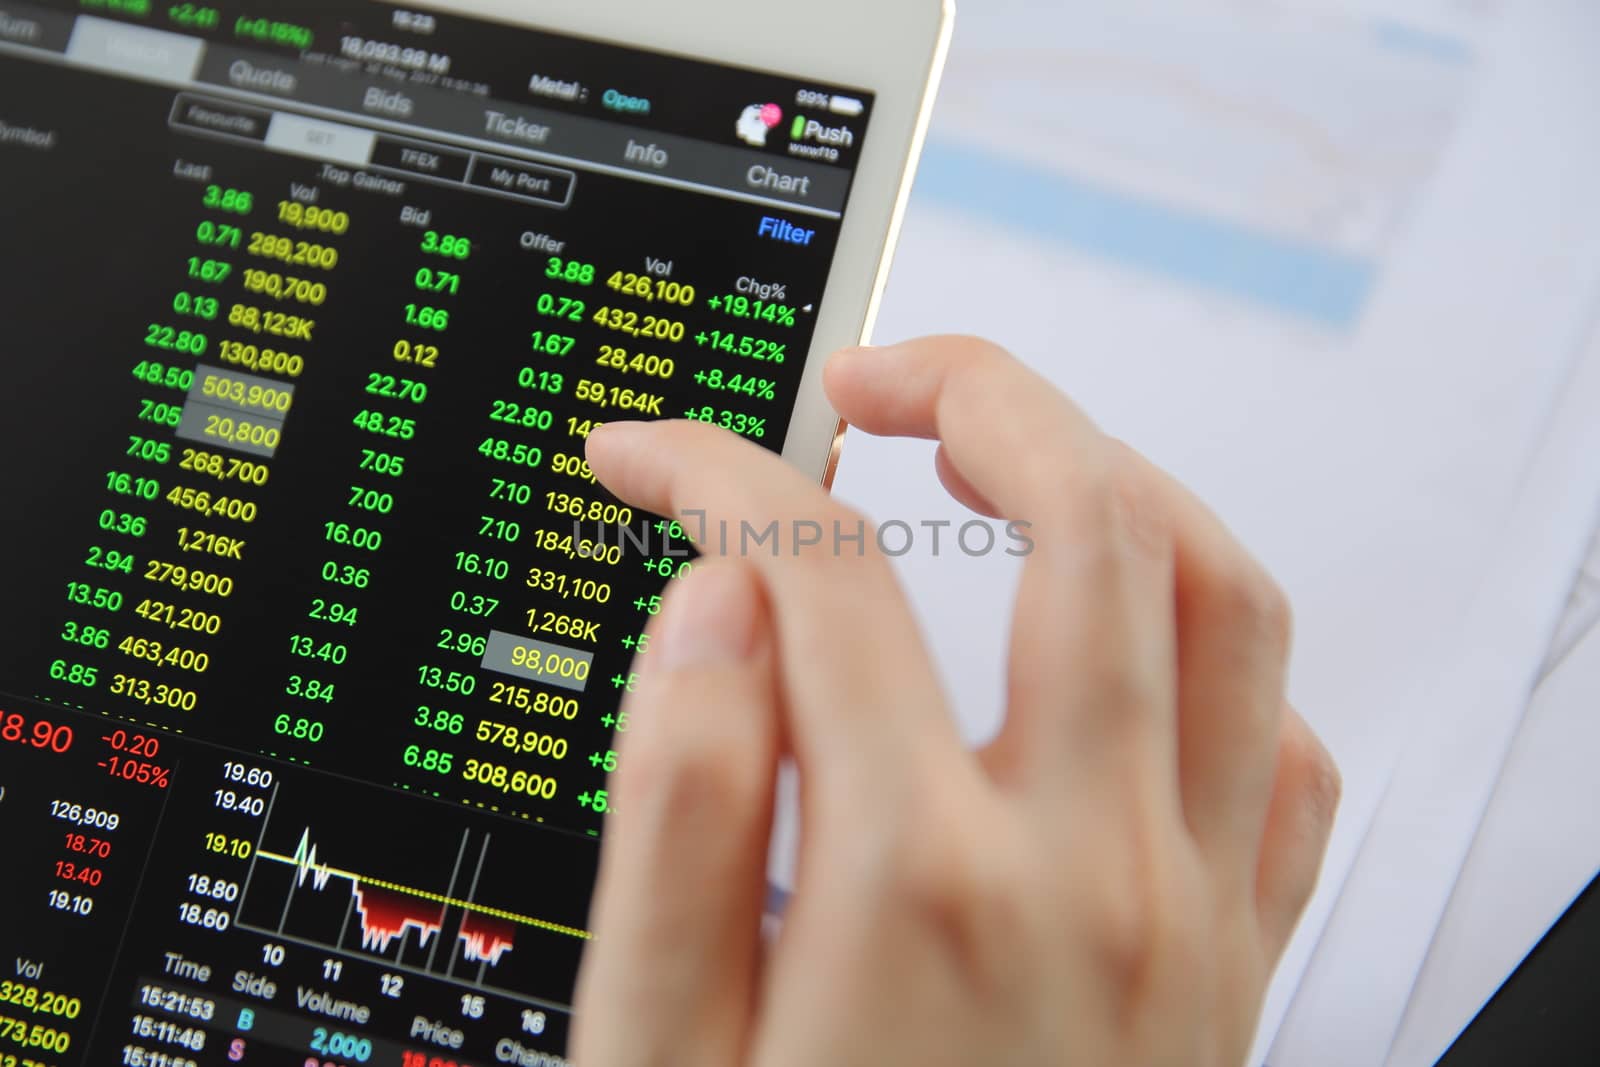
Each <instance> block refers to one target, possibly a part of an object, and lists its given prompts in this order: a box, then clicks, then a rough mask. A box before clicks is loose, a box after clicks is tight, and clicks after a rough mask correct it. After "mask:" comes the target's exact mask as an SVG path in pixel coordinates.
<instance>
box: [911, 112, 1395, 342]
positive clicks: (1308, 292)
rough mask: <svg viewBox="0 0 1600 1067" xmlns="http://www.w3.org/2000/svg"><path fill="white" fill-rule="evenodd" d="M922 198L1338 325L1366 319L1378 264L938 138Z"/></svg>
mask: <svg viewBox="0 0 1600 1067" xmlns="http://www.w3.org/2000/svg"><path fill="white" fill-rule="evenodd" d="M917 194H918V195H919V196H922V197H925V198H928V199H931V200H937V201H940V202H942V203H945V204H947V205H949V206H953V207H956V208H958V209H960V210H961V211H963V212H964V213H966V214H969V215H975V216H977V217H979V218H984V219H987V220H990V221H992V222H996V223H999V224H1001V225H1004V226H1008V227H1013V228H1016V229H1018V230H1021V231H1024V232H1026V233H1027V234H1028V235H1030V236H1033V237H1036V238H1043V239H1045V240H1048V241H1054V242H1058V243H1060V244H1064V245H1067V246H1070V247H1072V248H1074V249H1076V250H1078V251H1081V252H1086V253H1089V254H1091V255H1095V256H1099V257H1102V258H1104V259H1107V260H1110V261H1112V262H1115V263H1118V264H1121V265H1123V266H1129V267H1135V268H1138V269H1141V270H1145V271H1149V272H1152V273H1154V274H1157V275H1160V276H1162V277H1165V278H1168V279H1170V280H1172V281H1176V282H1180V283H1183V284H1186V285H1191V286H1194V287H1196V288H1201V289H1206V290H1210V291H1212V292H1215V293H1218V294H1220V295H1225V296H1230V297H1234V298H1238V299H1243V300H1246V301H1249V302H1252V303H1255V304H1259V305H1263V306H1265V307H1267V308H1269V309H1272V310H1275V311H1278V312H1282V313H1287V314H1290V315H1294V316H1297V317H1300V318H1304V319H1307V320H1310V321H1313V322H1316V323H1318V324H1320V325H1324V326H1328V327H1332V328H1335V329H1341V330H1342V329H1348V328H1350V327H1351V326H1353V325H1354V324H1355V323H1356V322H1357V321H1358V320H1359V318H1360V317H1361V312H1362V311H1363V309H1364V308H1365V307H1366V304H1367V301H1368V298H1369V297H1370V296H1371V294H1372V290H1373V286H1374V284H1375V282H1376V280H1377V273H1378V267H1377V264H1376V263H1374V262H1371V261H1369V260H1366V259H1363V258H1360V257H1357V256H1353V255H1350V254H1348V253H1344V252H1340V251H1336V250H1333V249H1329V248H1323V247H1319V246H1317V245H1315V244H1312V243H1309V242H1302V241H1294V240H1291V239H1288V238H1284V237H1277V236H1273V235H1271V234H1267V233H1263V232H1260V231H1256V230H1251V229H1249V228H1248V227H1245V226H1241V225H1238V224H1236V223H1231V222H1225V221H1221V220H1218V219H1211V218H1207V217H1205V216H1203V215H1199V214H1195V213H1191V212H1186V211H1183V210H1181V209H1179V208H1174V207H1169V206H1166V205H1163V204H1160V203H1158V202H1156V201H1153V200H1147V199H1141V198H1139V197H1136V196H1132V195H1129V194H1126V193H1120V192H1117V191H1116V190H1114V189H1109V188H1106V187H1103V186H1099V185H1095V184H1092V183H1089V182H1085V181H1081V180H1078V179H1075V178H1071V177H1068V176H1066V175H1063V174H1058V173H1055V172H1053V171H1049V170H1046V169H1044V168H1042V167H1036V166H1033V165H1031V164H1028V163H1023V162H1020V161H1016V160H1011V159H1006V158H1003V157H1000V156H996V155H992V154H989V153H986V152H982V151H979V150H977V149H971V148H966V147H963V146H960V145H956V144H954V143H951V142H938V141H931V142H930V143H929V144H928V147H927V150H926V152H925V153H924V156H923V163H922V169H921V171H920V174H919V177H918V179H917Z"/></svg>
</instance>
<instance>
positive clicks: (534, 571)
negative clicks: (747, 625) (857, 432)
mask: <svg viewBox="0 0 1600 1067" xmlns="http://www.w3.org/2000/svg"><path fill="white" fill-rule="evenodd" d="M273 7H277V8H278V9H279V10H293V11H302V12H314V14H307V15H304V16H303V17H281V18H280V17H277V16H275V15H270V14H268V15H264V14H262V12H263V10H265V9H270V8H273ZM801 73H802V74H803V72H801ZM872 106H873V98H872V96H871V94H870V93H867V92H865V91H862V90H857V89H851V88H849V87H841V86H833V85H827V84H819V83H815V82H807V81H804V80H802V78H801V77H797V76H788V75H779V74H772V73H766V72H760V71H751V70H743V69H735V68H730V67H726V66H720V65H714V64H709V63H705V62H701V61H696V60H692V59H687V58H682V57H674V56H666V55H658V54H653V53H645V52H640V51H636V50H631V49H626V48H621V47H617V46H613V45H609V44H605V43H601V42H596V41H590V40H580V39H574V38H570V37H563V36H560V35H558V34H554V33H550V32H542V31H535V30H524V29H518V28H509V27H506V26H502V25H495V24H490V23H486V22H481V21H475V20H473V19H471V18H467V17H461V16H455V15H445V14H439V13H421V12H416V11H408V10H405V9H401V8H397V7H392V6H388V5H385V4H378V3H367V2H356V0H337V2H333V3H326V4H317V5H241V6H238V7H235V6H232V5H230V4H226V3H221V4H215V5H204V4H178V5H168V4H152V3H149V2H148V0H82V2H79V3H69V2H61V3H9V2H6V0H0V218H3V225H4V240H3V241H0V278H3V279H4V281H3V284H0V322H3V323H4V334H3V336H4V347H5V351H6V352H7V355H8V357H9V358H8V359H7V373H8V376H9V377H8V386H7V389H6V397H7V404H6V408H7V410H6V413H5V418H4V419H3V420H0V551H3V552H4V554H5V556H6V558H7V559H8V560H9V561H10V565H9V566H7V567H6V568H5V569H4V571H3V572H0V605H3V609H4V610H3V613H0V841H3V842H4V844H5V853H6V862H5V869H4V872H3V873H0V972H3V973H0V1063H4V1064H7V1065H13V1064H14V1065H20V1067H32V1065H37V1067H75V1065H80V1064H84V1065H95V1067H103V1065H107V1064H121V1065H124V1067H192V1065H200V1064H239V1063H244V1064H249V1063H262V1064H289V1063H292V1064H296V1065H299V1064H306V1065H311V1067H330V1065H356V1064H375V1065H376V1064H381V1065H385V1067H469V1065H480V1064H495V1063H504V1064H518V1065H524V1067H531V1065H554V1064H562V1063H565V1062H566V1060H565V1059H564V1056H565V1054H566V1044H567V1035H568V1030H569V1022H570V1011H571V1001H572V996H573V986H574V981H575V977H576V973H577V967H578V963H579V960H580V957H581V954H582V952H583V949H584V946H585V944H586V943H587V941H588V940H589V939H590V936H591V935H590V932H589V930H588V929H587V927H586V922H587V914H588V906H589V898H590V893H591V890H592V886H593V880H594V876H595V871H596V863H597V857H598V851H599V841H600V838H601V836H602V835H603V833H604V831H605V826H606V821H607V818H608V817H609V816H610V814H611V813H612V811H613V807H612V800H611V798H610V796H609V794H608V790H607V780H608V776H609V775H610V774H611V773H612V772H613V771H615V770H616V769H617V766H618V759H619V756H618V748H619V742H620V740H621V735H622V734H624V733H625V732H626V730H627V728H628V725H629V724H628V722H627V719H626V715H625V714H624V712H623V710H622V703H623V698H624V696H625V695H626V694H627V693H628V692H629V691H630V690H632V689H633V688H635V687H636V685H637V682H638V672H639V671H640V669H641V668H642V666H643V664H644V663H645V662H647V660H641V657H648V654H649V649H648V638H647V637H646V636H645V631H646V626H647V625H648V623H649V621H650V620H651V618H652V617H653V616H654V615H655V614H657V613H659V611H660V606H661V596H662V594H663V592H664V590H665V587H666V586H667V584H668V583H669V582H671V581H674V580H678V579H679V578H681V577H682V576H683V573H684V571H685V568H692V565H693V564H692V548H691V545H690V538H689V536H688V534H689V533H692V532H686V531H684V530H683V529H681V528H680V527H678V526H676V525H675V524H673V523H671V522H668V521H665V520H661V519H658V518H655V517H653V516H647V515H642V514H635V513H634V512H632V511H631V510H630V509H629V508H627V507H626V506H624V505H622V504H621V503H619V502H618V501H617V500H616V499H615V498H614V497H612V496H610V495H609V494H608V493H607V492H606V491H605V490H604V489H603V488H601V487H600V486H598V485H597V484H596V481H595V478H594V475H593V473H592V472H591V471H590V469H589V467H588V466H587V464H586V463H585V461H584V441H585V438H586V437H587V435H588V434H589V433H590V432H591V430H592V429H593V428H594V427H595V426H597V425H600V424H602V423H605V422H607V421H611V420H617V419H635V418H646V419H654V418H690V419H696V420H700V421H704V422H710V423H715V424H717V425H719V426H723V427H726V428H727V429H729V430H731V431H733V432H736V433H739V434H742V435H744V436H745V437H747V438H749V439H751V440H753V441H756V442H759V443H761V444H763V445H766V446H768V447H770V448H772V449H774V450H777V449H780V448H781V447H782V445H783V442H784V440H785V437H786V435H787V433H788V431H789V428H790V427H789V424H790V414H791V409H792V407H793V405H794V402H795V398H796V395H797V392H798V390H799V385H800V380H801V375H802V372H803V370H804V368H805V362H806V357H807V354H808V352H809V350H810V347H811V340H812V335H813V330H814V323H815V322H816V319H817V315H818V312H819V308H820V306H821V304H822V301H823V300H824V296H825V294H824V288H825V285H826V282H827V279H828V275H829V272H830V268H831V265H832V260H833V255H834V250H835V246H836V243H837V241H838V237H839V232H840V225H841V219H842V217H843V213H844V212H845V209H846V202H847V198H848V195H849V192H850V186H851V179H852V175H853V170H854V167H855V164H856V160H857V158H858V154H859V152H860V150H861V146H862V143H863V140H864V139H865V137H866V135H867V122H868V119H869V117H870V112H871V109H872ZM619 1025H625V1021H620V1020H619Z"/></svg>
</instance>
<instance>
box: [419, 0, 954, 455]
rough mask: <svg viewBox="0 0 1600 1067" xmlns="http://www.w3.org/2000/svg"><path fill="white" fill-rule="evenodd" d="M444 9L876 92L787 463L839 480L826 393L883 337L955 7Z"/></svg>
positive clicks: (595, 4) (948, 1) (633, 2)
mask: <svg viewBox="0 0 1600 1067" xmlns="http://www.w3.org/2000/svg"><path fill="white" fill-rule="evenodd" d="M408 6H413V7H417V8H419V9H427V8H432V9H435V10H439V11H446V12H449V13H451V14H456V15H467V16H474V17H478V18H484V19H489V20H493V21H496V22H502V23H505V24H507V25H514V26H525V27H531V28H535V29H540V30H547V31H549V32H552V33H558V34H569V35H574V36H578V37H587V38H592V39H596V40H603V41H608V42H611V43H615V44H619V45H626V46H629V47H633V48H640V49H644V50H647V51H653V52H665V53H675V54H678V55H682V56H686V57H689V58H692V59H701V60H705V61H707V62H711V63H722V64H729V65H733V66H740V67H749V68H755V69H758V70H770V71H773V72H775V73H780V74H786V75H793V76H794V77H796V78H798V79H801V80H805V79H812V78H814V79H816V80H818V81H820V82H827V83H832V84H835V85H840V86H849V87H852V88H860V89H867V90H870V91H872V92H873V93H874V94H875V95H876V103H875V105H874V107H873V111H872V115H871V120H870V124H869V127H868V131H867V137H866V140H865V142H864V143H863V146H862V151H861V155H860V159H859V164H858V167H857V169H856V174H855V182H854V185H853V186H852V188H851V192H850V202H849V205H848V206H847V208H846V210H845V215H844V223H843V228H842V230H841V233H840V237H839V245H838V248H837V250H836V252H835V254H834V261H833V265H832V269H831V270H830V272H829V275H828V287H827V293H826V296H825V298H824V299H823V301H822V303H821V305H820V307H819V313H818V317H817V325H816V334H815V337H814V339H813V342H812V349H811V353H810V356H811V358H810V359H808V360H807V363H806V368H805V374H804V377H803V378H802V380H801V384H800V392H799V396H798V399H797V400H796V403H795V408H794V417H793V419H792V421H791V423H790V428H789V435H788V437H787V438H786V439H785V441H784V446H783V456H784V458H785V459H787V460H788V461H789V462H790V463H793V464H794V465H795V466H797V467H799V468H800V469H801V470H803V471H805V472H806V473H807V474H809V475H811V476H813V477H815V478H816V479H817V480H819V481H821V482H823V483H824V484H828V483H831V481H832V477H833V469H834V465H835V463H836V462H837V459H838V447H839V445H840V443H841V441H842V439H843V432H844V426H843V424H842V423H841V422H840V419H839V416H838V413H837V412H835V411H834V410H833V408H832V406H831V405H830V404H829V403H828V401H827V398H826V397H825V396H824V395H823V390H822V368H823V364H824V362H825V357H826V356H827V355H828V354H829V353H831V352H833V351H835V350H837V349H839V348H844V347H847V346H849V345H855V344H861V343H863V342H864V341H866V340H867V339H868V337H869V336H870V335H871V332H872V324H873V320H874V319H875V318H876V316H877V311H878V303H879V301H880V299H881V298H882V296H883V289H884V286H885V285H886V284H887V282H888V278H889V261H890V257H891V255H892V253H893V251H894V244H895V240H896V238H897V237H898V235H899V229H900V223H901V219H902V217H903V216H904V213H905V208H906V202H907V200H908V199H909V197H910V195H911V183H912V179H913V177H914V176H915V171H916V160H917V157H918V155H919V154H920V153H921V150H922V141H923V138H924V136H925V135H926V132H927V126H928V120H929V117H930V115H931V113H932V109H933V100H934V96H935V94H936V92H937V89H938V81H939V75H940V73H941V72H942V70H943V67H944V59H945V53H946V51H947V49H948V48H949V43H950V30H951V26H952V22H953V18H954V14H955V10H954V0H808V2H807V3H805V4H803V5H800V6H793V5H788V4H752V3H750V2H748V0H685V2H679V3H662V2H660V0H581V2H579V0H565V2H555V0H416V2H414V3H412V4H410V5H408Z"/></svg>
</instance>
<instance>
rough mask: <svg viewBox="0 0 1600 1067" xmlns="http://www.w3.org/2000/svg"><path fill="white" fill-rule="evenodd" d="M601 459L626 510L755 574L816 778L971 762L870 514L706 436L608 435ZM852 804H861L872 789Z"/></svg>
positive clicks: (796, 731) (620, 431)
mask: <svg viewBox="0 0 1600 1067" xmlns="http://www.w3.org/2000/svg"><path fill="white" fill-rule="evenodd" d="M588 456H589V462H590V465H591V466H592V467H593V468H594V471H595V473H596V475H597V476H598V477H599V478H600V480H601V481H602V482H604V483H605V485H606V487H607V488H609V489H610V490H611V491H612V492H614V493H616V494H617V495H618V496H619V497H621V498H622V499H623V500H625V501H627V502H628V503H629V504H632V505H634V506H635V507H638V508H642V509H645V510H648V511H651V512H654V513H656V514H658V515H670V516H672V517H674V518H677V519H679V520H680V521H682V522H683V525H684V527H685V529H686V530H687V531H688V532H689V533H690V535H691V536H692V537H693V536H695V535H696V534H701V533H703V536H700V537H699V539H698V540H699V543H698V544H697V545H696V547H697V548H699V549H700V550H701V551H702V552H704V553H706V554H708V555H743V556H746V557H747V558H748V559H749V560H750V562H751V563H752V564H754V565H755V567H756V568H757V570H758V571H759V573H760V575H761V577H762V580H763V581H764V583H765V584H766V587H767V591H768V600H769V602H770V603H771V605H772V610H773V616H774V625H775V629H776V632H777V638H778V641H777V647H778V660H779V676H780V679H781V682H782V684H783V687H784V690H785V693H786V695H787V698H788V709H787V710H788V714H789V728H790V734H791V736H790V738H789V742H790V744H791V746H792V747H793V749H794V753H795V756H796V758H797V759H798V760H799V761H800V764H801V767H802V770H804V771H805V772H806V773H807V774H815V775H822V776H823V777H824V778H826V777H828V776H831V775H835V774H840V775H848V776H849V777H850V778H851V779H852V781H853V782H854V783H856V784H858V785H859V784H860V783H862V782H879V783H881V781H882V779H883V777H884V776H885V775H889V774H894V773H896V772H897V771H899V770H901V769H902V768H905V767H907V766H911V765H915V764H918V763H920V761H921V760H922V759H923V758H926V757H928V756H930V755H933V754H937V753H943V754H945V755H952V754H960V753H961V752H962V749H961V744H960V739H959V736H958V735H957V733H956V729H955V725H954V723H953V721H952V720H951V718H950V716H949V715H948V713H947V712H946V710H945V704H944V700H943V697H942V695H941V694H940V692H939V690H938V687H937V685H936V683H935V682H934V678H933V671H932V668H931V665H930V664H929V662H928V658H927V653H926V652H925V650H924V648H923V646H922V640H921V634H920V631H919V630H918V628H917V625H916V622H915V620H914V619H913V618H912V616H911V612H910V609H909V607H908V606H907V603H906V599H905V596H904V595H903V593H902V592H901V589H900V586H899V583H898V581H897V580H896V578H895V575H894V572H893V570H892V569H891V567H890V566H889V563H888V561H887V560H886V559H885V558H884V557H883V555H882V554H881V553H880V552H879V551H878V549H877V544H876V539H875V536H874V534H873V532H872V531H871V529H870V528H869V526H868V525H867V523H866V520H865V519H864V518H863V517H862V516H861V515H859V514H857V513H855V512H853V511H851V510H850V509H848V508H846V507H844V506H843V505H841V504H840V503H838V502H837V501H835V500H834V499H833V498H832V497H830V496H829V495H828V494H827V493H826V492H824V491H823V489H822V488H821V487H820V486H819V485H817V484H815V483H814V482H812V481H810V480H809V479H807V478H806V477H805V476H804V475H803V474H801V473H800V472H799V471H798V470H796V469H794V468H793V467H791V466H789V465H788V464H787V463H785V462H783V461H782V460H781V459H779V458H778V457H777V456H775V455H773V454H772V453H770V452H767V451H766V450H764V449H762V448H760V447H759V446H757V445H754V444H751V443H750V442H747V441H744V440H742V439H740V438H738V437H735V436H734V435H732V434H730V433H727V432H726V431H723V430H718V429H715V428H713V427H710V426H706V425H702V424H700V423H694V422H660V423H612V424H608V425H607V426H604V427H602V428H600V429H597V430H596V431H594V433H592V434H591V435H590V437H589V449H588ZM702 527H703V529H702ZM690 580H691V581H692V580H693V579H692V578H691V579H690ZM821 792H822V793H823V795H833V791H830V790H823V791H821ZM848 795H849V796H850V798H851V801H852V802H854V801H855V800H856V799H858V798H859V795H860V794H859V790H858V789H852V790H850V791H849V793H848Z"/></svg>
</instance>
